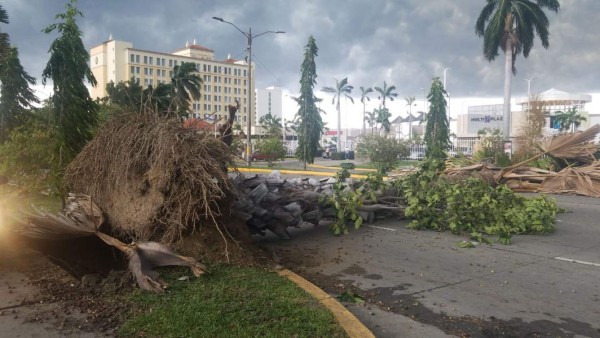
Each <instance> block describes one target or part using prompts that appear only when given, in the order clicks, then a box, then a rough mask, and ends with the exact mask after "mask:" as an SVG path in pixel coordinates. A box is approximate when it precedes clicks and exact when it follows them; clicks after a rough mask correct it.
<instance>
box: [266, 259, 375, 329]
mask: <svg viewBox="0 0 600 338" xmlns="http://www.w3.org/2000/svg"><path fill="white" fill-rule="evenodd" d="M277 273H278V274H279V275H280V276H282V277H286V278H287V279H289V280H291V281H292V282H294V283H296V285H298V286H299V287H301V288H302V289H304V291H306V292H308V293H309V294H311V295H312V296H313V297H314V298H316V299H317V300H318V301H319V302H321V304H323V305H324V306H325V307H326V308H327V309H329V311H331V313H332V314H333V316H334V317H335V319H336V320H337V321H338V323H339V324H340V326H341V327H342V328H343V329H344V331H346V333H347V334H348V336H349V337H351V338H363V337H365V338H367V337H369V338H371V337H372V338H375V335H374V334H373V333H372V332H371V330H369V329H368V328H367V327H366V326H365V325H364V324H363V323H361V322H360V321H359V320H358V319H357V318H356V317H355V316H354V315H353V314H352V313H351V312H350V311H348V310H347V309H346V308H345V307H344V306H343V305H342V304H340V303H339V302H338V301H337V300H336V299H335V298H333V297H331V296H330V295H328V294H327V293H326V292H325V291H323V290H321V289H320V288H318V287H317V286H316V285H314V284H313V283H311V282H309V281H307V280H306V279H304V278H302V277H301V276H299V275H297V274H295V273H294V272H292V271H290V270H288V269H283V270H279V271H278V272H277Z"/></svg>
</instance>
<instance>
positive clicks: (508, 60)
mask: <svg viewBox="0 0 600 338" xmlns="http://www.w3.org/2000/svg"><path fill="white" fill-rule="evenodd" d="M506 44H507V46H506V51H505V52H504V55H505V63H504V117H503V119H504V140H506V141H510V127H511V121H510V120H511V116H510V115H511V114H510V89H511V81H512V75H513V74H512V64H513V44H512V42H511V41H510V39H508V41H507V42H506Z"/></svg>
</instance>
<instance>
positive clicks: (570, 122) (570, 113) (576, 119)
mask: <svg viewBox="0 0 600 338" xmlns="http://www.w3.org/2000/svg"><path fill="white" fill-rule="evenodd" d="M583 121H587V119H586V118H585V117H583V116H581V115H580V114H579V112H577V108H575V107H573V108H571V109H568V110H567V111H566V112H563V111H557V112H556V113H554V123H558V125H559V126H560V131H567V130H569V129H571V132H572V133H574V132H575V130H577V127H579V126H580V125H581V122H583Z"/></svg>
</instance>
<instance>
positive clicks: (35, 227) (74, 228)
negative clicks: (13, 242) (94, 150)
mask: <svg viewBox="0 0 600 338" xmlns="http://www.w3.org/2000/svg"><path fill="white" fill-rule="evenodd" d="M67 202H68V204H67V206H66V207H65V209H64V210H63V212H61V213H59V214H58V215H53V214H49V213H44V212H41V211H39V210H37V209H35V210H36V213H30V212H25V213H24V215H25V219H26V221H25V222H23V221H21V219H17V218H15V221H17V222H16V223H17V224H18V225H20V226H19V228H16V229H13V230H14V231H15V232H18V233H20V234H21V235H23V236H25V237H29V238H35V239H44V240H59V239H69V238H78V237H87V236H94V235H95V236H97V237H98V238H100V239H101V240H102V241H103V242H104V243H106V244H108V245H110V246H112V247H114V248H116V249H118V250H120V251H121V252H123V253H124V254H125V256H126V257H127V259H128V260H129V264H128V266H129V270H130V271H131V273H132V274H133V276H134V277H135V279H136V281H137V283H138V285H139V286H140V287H141V288H142V289H144V290H148V291H154V292H162V291H163V289H164V288H165V287H166V284H165V283H164V282H162V281H161V280H159V278H158V272H156V271H154V268H155V267H160V266H170V265H178V266H187V267H189V268H190V270H191V271H192V273H193V274H194V275H195V276H196V277H198V276H200V275H202V274H203V273H205V272H206V271H207V269H206V267H205V266H204V265H203V264H201V263H199V262H197V261H196V260H195V259H193V258H191V257H186V256H181V255H178V254H177V253H175V252H174V251H173V250H171V249H170V248H169V247H167V246H166V245H164V244H160V243H156V242H139V243H135V242H134V243H131V244H125V243H123V242H121V241H120V240H118V239H116V238H114V237H111V236H109V235H107V234H105V233H102V232H100V231H99V230H98V228H99V227H100V225H102V222H103V221H104V216H103V213H102V211H101V210H100V208H98V206H97V205H96V204H94V202H92V200H91V198H90V197H89V196H87V195H83V194H69V196H68V199H67Z"/></svg>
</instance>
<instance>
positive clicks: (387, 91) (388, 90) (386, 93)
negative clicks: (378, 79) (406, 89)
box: [375, 81, 398, 108]
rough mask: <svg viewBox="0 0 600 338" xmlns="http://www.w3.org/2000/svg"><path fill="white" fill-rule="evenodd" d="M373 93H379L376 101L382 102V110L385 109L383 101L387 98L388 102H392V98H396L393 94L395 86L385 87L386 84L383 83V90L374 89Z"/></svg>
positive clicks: (396, 94) (395, 94)
mask: <svg viewBox="0 0 600 338" xmlns="http://www.w3.org/2000/svg"><path fill="white" fill-rule="evenodd" d="M375 91H376V92H378V93H379V97H378V99H380V100H381V101H382V105H383V108H385V99H386V98H389V99H390V101H394V98H395V97H397V96H398V93H395V91H396V86H389V87H388V86H387V82H385V81H383V88H380V87H375Z"/></svg>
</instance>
